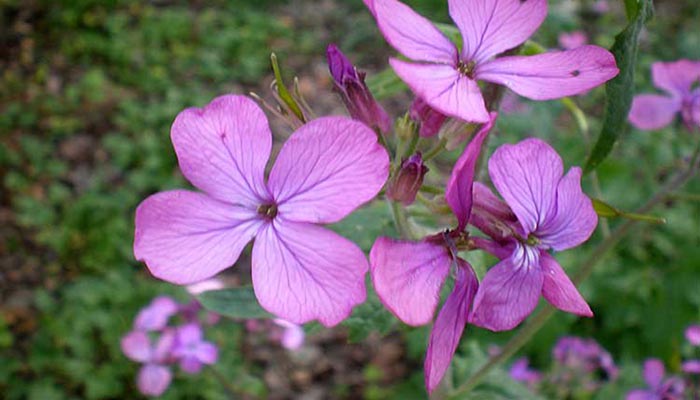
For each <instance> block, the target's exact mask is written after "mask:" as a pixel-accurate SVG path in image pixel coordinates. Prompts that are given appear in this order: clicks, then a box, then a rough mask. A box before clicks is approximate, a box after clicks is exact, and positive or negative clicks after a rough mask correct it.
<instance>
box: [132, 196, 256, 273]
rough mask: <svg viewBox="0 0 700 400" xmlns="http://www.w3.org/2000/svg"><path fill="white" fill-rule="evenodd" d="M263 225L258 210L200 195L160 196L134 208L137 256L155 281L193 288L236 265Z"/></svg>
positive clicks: (148, 199)
mask: <svg viewBox="0 0 700 400" xmlns="http://www.w3.org/2000/svg"><path fill="white" fill-rule="evenodd" d="M262 224H263V222H262V221H261V220H260V219H258V216H257V214H256V213H255V212H254V211H251V210H248V209H244V208H241V207H237V206H233V205H230V204H226V203H222V202H220V201H218V200H214V199H212V198H210V197H208V196H206V195H204V194H201V193H195V192H190V191H187V190H172V191H168V192H161V193H157V194H154V195H152V196H150V197H148V198H147V199H146V200H144V201H143V202H141V204H140V205H139V206H138V208H137V209H136V232H135V234H134V256H135V257H136V259H137V260H140V261H144V262H145V263H146V265H147V266H148V269H149V270H150V271H151V273H152V274H153V275H155V276H156V277H158V278H160V279H163V280H166V281H168V282H172V283H176V284H190V283H194V282H198V281H201V280H204V279H207V278H210V277H212V276H214V275H215V274H217V273H218V272H219V271H221V270H223V269H226V268H228V267H230V266H231V265H233V263H235V262H236V260H238V256H239V255H240V253H241V251H242V250H243V248H244V247H245V245H246V244H247V243H248V242H249V241H250V239H252V238H253V236H255V233H256V232H257V231H258V229H259V228H260V226H261V225H262Z"/></svg>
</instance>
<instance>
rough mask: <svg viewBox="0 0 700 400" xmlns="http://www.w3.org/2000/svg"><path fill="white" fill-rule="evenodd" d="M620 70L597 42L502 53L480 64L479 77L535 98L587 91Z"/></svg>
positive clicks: (553, 97) (477, 73)
mask: <svg viewBox="0 0 700 400" xmlns="http://www.w3.org/2000/svg"><path fill="white" fill-rule="evenodd" d="M618 73H619V70H618V69H617V65H616V63H615V57H614V56H613V55H612V53H610V52H609V51H607V50H605V49H604V48H602V47H598V46H581V47H578V48H576V49H573V50H567V51H552V52H549V53H544V54H538V55H534V56H510V57H501V58H497V59H495V60H492V61H489V62H487V63H484V64H482V65H481V66H477V70H476V77H477V79H480V80H485V81H488V82H494V83H498V84H501V85H504V86H507V87H508V88H509V89H511V90H512V91H514V92H515V93H517V94H519V95H521V96H525V97H527V98H529V99H533V100H550V99H558V98H561V97H565V96H572V95H575V94H581V93H584V92H586V91H588V90H590V89H592V88H594V87H596V86H599V85H601V84H603V83H605V82H606V81H608V80H610V79H612V78H613V77H615V76H616V75H617V74H618Z"/></svg>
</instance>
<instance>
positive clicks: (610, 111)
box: [583, 0, 653, 173]
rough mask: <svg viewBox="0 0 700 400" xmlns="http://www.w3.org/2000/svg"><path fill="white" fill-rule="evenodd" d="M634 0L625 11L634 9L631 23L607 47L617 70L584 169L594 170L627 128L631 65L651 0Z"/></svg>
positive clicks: (631, 93) (631, 82)
mask: <svg viewBox="0 0 700 400" xmlns="http://www.w3.org/2000/svg"><path fill="white" fill-rule="evenodd" d="M633 2H636V3H637V4H636V9H634V8H635V7H632V5H631V2H630V1H629V0H627V1H626V2H625V4H626V5H628V4H629V6H628V7H626V8H627V9H628V11H634V12H635V13H634V18H630V23H629V24H628V25H627V27H626V28H625V30H623V31H622V32H620V33H619V34H618V35H617V36H615V44H613V46H612V48H611V49H610V51H611V52H612V53H613V55H615V60H616V61H617V67H618V68H619V69H620V74H619V75H618V76H616V77H615V79H613V80H611V81H610V82H608V83H607V85H605V94H606V97H607V105H606V107H605V117H604V119H603V129H602V130H601V132H600V135H599V136H598V141H597V142H596V144H595V146H594V147H593V150H592V151H591V154H590V155H589V157H588V160H587V161H586V166H585V167H584V169H583V171H584V173H589V172H591V171H593V170H595V169H596V168H597V167H598V166H599V165H600V163H601V162H603V160H604V159H605V158H606V157H607V156H608V154H610V151H611V150H612V148H613V145H615V142H617V141H618V139H619V138H620V137H621V136H622V135H623V134H624V133H625V131H626V130H627V129H628V128H629V126H628V125H627V115H628V114H629V111H630V107H631V106H632V97H633V96H634V68H635V66H636V64H637V53H638V45H637V41H638V38H639V33H640V32H641V31H642V28H643V27H644V24H645V23H646V21H647V20H648V19H649V18H650V17H651V16H652V14H653V6H652V0H633Z"/></svg>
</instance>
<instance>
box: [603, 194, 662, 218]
mask: <svg viewBox="0 0 700 400" xmlns="http://www.w3.org/2000/svg"><path fill="white" fill-rule="evenodd" d="M591 201H592V202H593V209H595V212H596V214H598V216H599V217H603V218H616V217H622V218H627V219H633V220H636V221H643V222H649V223H652V224H665V223H666V219H665V218H661V217H655V216H653V215H648V214H637V213H631V212H627V211H623V210H620V209H617V208H615V207H613V206H611V205H610V204H608V203H606V202H604V201H602V200H598V199H591Z"/></svg>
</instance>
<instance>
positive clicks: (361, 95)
mask: <svg viewBox="0 0 700 400" xmlns="http://www.w3.org/2000/svg"><path fill="white" fill-rule="evenodd" d="M326 56H327V58H328V67H329V69H330V71H331V76H332V77H333V81H334V83H335V87H336V89H337V90H338V92H340V96H341V98H342V100H343V103H345V107H346V108H347V109H348V112H349V113H350V116H351V117H352V118H354V119H356V120H358V121H362V122H364V123H365V124H366V125H367V126H369V127H371V128H372V129H375V130H377V129H378V130H379V131H381V132H389V131H390V130H391V119H390V118H389V115H388V114H387V113H386V111H384V109H383V108H382V106H380V105H379V103H377V101H376V100H375V99H374V96H372V93H371V92H370V91H369V88H368V87H367V84H366V83H365V73H364V72H358V71H357V69H356V68H355V67H354V66H353V65H352V63H351V62H350V60H348V58H347V57H345V54H343V53H342V52H341V51H340V49H338V46H336V45H334V44H330V45H328V49H327V50H326Z"/></svg>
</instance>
